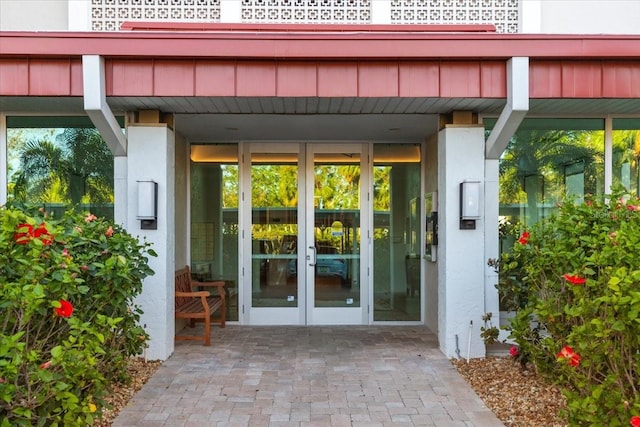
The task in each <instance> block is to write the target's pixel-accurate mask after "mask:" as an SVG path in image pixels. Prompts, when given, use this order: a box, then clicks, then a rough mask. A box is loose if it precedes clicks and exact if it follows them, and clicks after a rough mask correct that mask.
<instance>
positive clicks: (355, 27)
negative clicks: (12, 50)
mask: <svg viewBox="0 0 640 427" xmlns="http://www.w3.org/2000/svg"><path fill="white" fill-rule="evenodd" d="M120 29H122V30H127V31H208V32H220V31H232V32H242V31H256V32H298V33H308V32H312V33H316V32H335V33H345V32H346V33H350V32H393V33H398V32H404V33H410V32H419V33H495V32H496V26H495V25H493V24H428V25H406V24H402V25H400V24H395V25H370V24H313V25H310V24H227V23H210V22H140V21H136V22H132V21H125V22H123V23H122V25H121V26H120Z"/></svg>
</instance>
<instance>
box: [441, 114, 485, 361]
mask: <svg viewBox="0 0 640 427" xmlns="http://www.w3.org/2000/svg"><path fill="white" fill-rule="evenodd" d="M484 151H485V144H484V128H483V127H482V126H471V127H466V126H461V125H447V127H445V128H444V129H443V130H441V131H440V133H439V134H438V209H439V212H438V213H439V215H438V217H439V227H438V231H439V243H440V245H439V248H438V249H439V253H438V326H439V328H438V341H439V343H440V350H441V351H442V352H443V353H444V354H445V355H446V356H447V357H456V335H457V336H458V348H459V350H460V356H461V357H467V355H469V356H470V357H483V356H484V355H485V348H484V342H483V341H482V339H481V338H480V326H482V316H483V314H484V308H485V307H484V303H485V265H486V260H485V259H484V258H485V250H484V245H485V230H484V227H485V219H484V210H482V213H481V217H480V218H479V219H478V220H477V221H476V229H475V230H461V229H460V227H459V225H460V183H461V182H463V181H479V182H480V186H481V188H484V182H485V171H484V168H485V162H484ZM483 199H484V197H483V196H482V195H481V197H480V207H483V206H484V200H483ZM469 337H471V345H470V348H469V350H470V351H467V349H468V343H469Z"/></svg>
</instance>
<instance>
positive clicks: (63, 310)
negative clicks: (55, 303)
mask: <svg viewBox="0 0 640 427" xmlns="http://www.w3.org/2000/svg"><path fill="white" fill-rule="evenodd" d="M59 302H60V307H56V309H55V312H56V315H58V316H60V317H71V315H72V314H73V306H72V305H71V303H70V302H69V301H67V300H63V299H61V300H60V301H59Z"/></svg>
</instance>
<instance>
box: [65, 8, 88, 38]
mask: <svg viewBox="0 0 640 427" xmlns="http://www.w3.org/2000/svg"><path fill="white" fill-rule="evenodd" d="M67 16H68V22H69V23H68V25H67V26H68V29H69V31H91V0H69V3H68V9H67Z"/></svg>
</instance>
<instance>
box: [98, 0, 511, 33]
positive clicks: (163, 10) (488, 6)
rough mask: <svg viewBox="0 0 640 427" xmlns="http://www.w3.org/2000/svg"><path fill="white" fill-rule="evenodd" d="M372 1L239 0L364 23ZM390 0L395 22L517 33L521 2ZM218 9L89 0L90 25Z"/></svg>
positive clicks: (268, 10)
mask: <svg viewBox="0 0 640 427" xmlns="http://www.w3.org/2000/svg"><path fill="white" fill-rule="evenodd" d="M375 1H383V0H242V16H241V19H242V22H246V23H308V24H339V23H341V24H349V23H351V24H368V23H371V8H372V4H373V2H375ZM389 1H390V3H391V16H390V17H387V18H388V22H391V23H393V24H494V25H495V26H496V28H497V30H498V32H501V33H517V32H518V21H519V13H520V4H519V3H520V0H389ZM220 7H221V6H220V0H91V27H92V29H93V30H94V31H118V30H119V29H120V25H121V24H122V22H123V21H174V22H220ZM382 21H384V19H383V20H382ZM378 22H380V20H378Z"/></svg>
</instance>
